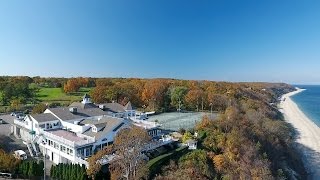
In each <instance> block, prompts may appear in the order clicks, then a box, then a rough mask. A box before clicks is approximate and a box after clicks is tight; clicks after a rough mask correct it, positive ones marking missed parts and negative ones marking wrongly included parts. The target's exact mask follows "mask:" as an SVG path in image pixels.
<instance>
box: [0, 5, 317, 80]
mask: <svg viewBox="0 0 320 180" xmlns="http://www.w3.org/2000/svg"><path fill="white" fill-rule="evenodd" d="M319 9H320V1H318V0H317V1H302V0H299V1H296V0H286V1H281V0H267V1H263V0H252V1H246V0H241V1H240V0H234V1H228V0H216V1H214V0H200V1H194V0H192V1H187V0H183V1H182V0H181V1H176V0H145V1H140V0H134V1H131V0H127V1H124V0H114V1H107V0H105V1H87V0H86V1H82V0H75V1H73V0H68V1H65V0H51V1H41V0H38V1H33V0H28V1H23V0H22V1H16V0H8V1H5V0H3V1H0V75H29V76H36V75H40V76H59V77H61V76H65V77H72V76H91V77H142V78H153V77H171V78H181V79H207V80H224V81H271V82H275V81H281V82H288V83H320V73H319V72H320V10H319Z"/></svg>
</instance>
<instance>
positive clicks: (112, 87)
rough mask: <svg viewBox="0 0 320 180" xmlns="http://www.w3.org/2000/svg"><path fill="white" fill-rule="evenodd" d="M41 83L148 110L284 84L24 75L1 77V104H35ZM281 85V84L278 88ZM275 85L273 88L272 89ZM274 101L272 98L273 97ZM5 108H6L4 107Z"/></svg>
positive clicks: (220, 103)
mask: <svg viewBox="0 0 320 180" xmlns="http://www.w3.org/2000/svg"><path fill="white" fill-rule="evenodd" d="M42 87H49V88H50V87H60V88H61V89H62V90H63V91H64V92H65V93H72V92H77V91H79V89H80V88H81V87H91V88H92V87H94V88H93V89H92V90H91V92H90V95H91V97H92V99H93V101H94V102H95V103H104V102H112V101H115V102H118V103H120V104H123V105H125V104H126V103H127V102H128V101H131V103H132V104H133V106H134V107H136V108H138V109H142V110H149V111H158V112H164V111H176V110H179V109H180V110H191V111H211V110H212V111H220V112H223V111H224V110H225V109H226V108H227V107H228V106H229V105H230V104H232V103H233V102H234V101H236V100H238V99H243V98H244V99H246V98H253V99H259V98H260V99H265V98H266V97H268V96H269V95H270V94H269V93H273V94H272V96H273V97H276V96H277V95H278V94H279V93H281V92H279V91H280V90H281V89H285V88H287V89H288V86H287V85H286V84H281V83H279V84H269V83H228V82H215V81H190V80H177V79H161V78H159V79H139V78H90V77H75V78H42V77H39V76H37V77H27V76H2V77H0V105H2V106H6V107H7V106H9V107H10V108H11V109H10V110H15V109H21V106H22V105H26V104H29V105H31V106H34V105H35V104H38V103H39V101H38V100H37V92H38V91H39V89H40V88H42ZM279 87H283V88H279ZM272 88H274V90H272ZM272 100H273V101H275V99H272ZM6 111H8V110H6Z"/></svg>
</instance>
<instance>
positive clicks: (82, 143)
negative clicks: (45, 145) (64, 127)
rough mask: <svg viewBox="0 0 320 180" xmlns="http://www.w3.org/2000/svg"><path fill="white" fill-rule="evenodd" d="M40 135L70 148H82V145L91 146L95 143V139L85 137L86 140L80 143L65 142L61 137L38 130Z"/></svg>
mask: <svg viewBox="0 0 320 180" xmlns="http://www.w3.org/2000/svg"><path fill="white" fill-rule="evenodd" d="M40 133H42V134H43V135H44V136H45V137H47V138H50V139H52V140H55V141H59V142H60V143H62V144H65V145H68V146H71V147H76V146H82V145H85V144H91V143H94V142H95V139H94V138H91V137H89V138H88V137H86V138H87V139H83V140H82V141H77V142H74V141H70V140H67V139H65V138H63V137H60V136H57V135H54V134H52V133H49V132H46V131H43V130H40Z"/></svg>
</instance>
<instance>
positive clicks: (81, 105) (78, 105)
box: [69, 102, 99, 109]
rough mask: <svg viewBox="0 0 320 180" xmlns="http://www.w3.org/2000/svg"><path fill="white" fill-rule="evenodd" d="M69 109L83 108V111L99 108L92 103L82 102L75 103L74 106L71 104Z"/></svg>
mask: <svg viewBox="0 0 320 180" xmlns="http://www.w3.org/2000/svg"><path fill="white" fill-rule="evenodd" d="M69 107H77V108H82V109H88V108H99V107H98V106H96V105H94V104H92V103H87V104H83V103H81V102H73V103H72V104H70V106H69Z"/></svg>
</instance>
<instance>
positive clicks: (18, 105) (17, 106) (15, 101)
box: [10, 99, 22, 111]
mask: <svg viewBox="0 0 320 180" xmlns="http://www.w3.org/2000/svg"><path fill="white" fill-rule="evenodd" d="M10 107H11V108H12V109H14V110H16V111H18V110H21V108H22V102H21V100H20V99H13V100H11V101H10Z"/></svg>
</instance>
